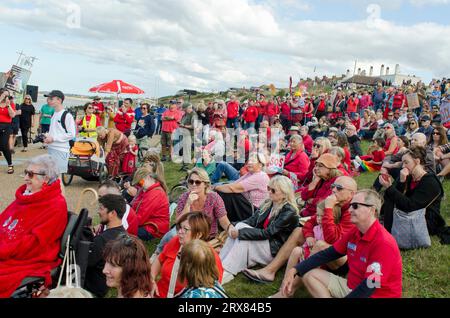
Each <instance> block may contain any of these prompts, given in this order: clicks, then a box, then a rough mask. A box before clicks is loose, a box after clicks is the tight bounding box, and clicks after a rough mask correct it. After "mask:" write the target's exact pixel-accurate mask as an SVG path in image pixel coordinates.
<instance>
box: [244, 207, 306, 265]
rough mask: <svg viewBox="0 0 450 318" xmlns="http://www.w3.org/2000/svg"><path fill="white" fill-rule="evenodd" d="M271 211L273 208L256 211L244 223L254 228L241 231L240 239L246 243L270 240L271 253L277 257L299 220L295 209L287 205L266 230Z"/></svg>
mask: <svg viewBox="0 0 450 318" xmlns="http://www.w3.org/2000/svg"><path fill="white" fill-rule="evenodd" d="M271 209H272V206H270V208H268V209H267V210H265V211H260V210H256V211H255V213H254V214H253V215H252V216H251V217H249V218H248V219H247V220H245V221H242V222H243V223H245V224H248V225H250V226H251V227H252V228H245V229H240V230H239V239H240V240H246V241H262V240H269V242H270V252H271V254H272V256H274V257H275V255H277V253H278V251H279V249H280V248H281V246H282V245H283V244H284V242H286V241H287V239H288V237H289V235H291V233H292V231H293V230H294V229H295V228H296V227H298V226H299V218H298V214H297V213H296V212H295V209H294V207H292V206H291V205H290V204H289V203H287V204H285V205H284V206H283V207H282V208H281V211H280V213H278V215H277V216H276V217H275V218H272V220H270V222H269V226H268V227H267V228H266V229H264V227H263V225H264V222H265V220H266V219H267V218H268V216H269V214H270V210H271Z"/></svg>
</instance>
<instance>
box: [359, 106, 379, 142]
mask: <svg viewBox="0 0 450 318" xmlns="http://www.w3.org/2000/svg"><path fill="white" fill-rule="evenodd" d="M377 130H378V122H377V116H376V115H375V113H374V112H370V115H369V119H368V121H367V122H366V121H365V122H364V124H363V125H362V127H361V129H360V130H359V136H360V137H361V138H362V139H366V140H367V139H369V140H371V139H372V138H373V136H374V135H375V133H376V131H377Z"/></svg>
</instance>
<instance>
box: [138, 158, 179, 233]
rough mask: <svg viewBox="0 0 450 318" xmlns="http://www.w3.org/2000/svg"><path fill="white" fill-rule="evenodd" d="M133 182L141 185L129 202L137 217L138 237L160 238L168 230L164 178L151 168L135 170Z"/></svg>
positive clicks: (167, 202)
mask: <svg viewBox="0 0 450 318" xmlns="http://www.w3.org/2000/svg"><path fill="white" fill-rule="evenodd" d="M133 184H134V185H135V184H139V186H140V187H141V188H140V190H139V192H138V194H137V196H136V197H135V198H134V200H133V201H132V202H131V207H132V208H133V210H134V211H136V214H137V217H138V227H139V228H138V237H139V238H140V239H141V240H144V241H150V240H152V239H154V238H162V237H163V236H164V234H166V233H167V232H168V231H169V223H170V220H169V199H168V198H167V187H166V184H165V181H164V178H163V177H162V176H160V175H158V174H157V173H155V171H154V170H153V169H151V168H147V167H142V168H140V169H139V170H137V171H136V173H135V175H134V178H133Z"/></svg>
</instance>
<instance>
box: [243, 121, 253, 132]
mask: <svg viewBox="0 0 450 318" xmlns="http://www.w3.org/2000/svg"><path fill="white" fill-rule="evenodd" d="M249 128H253V129H255V123H254V122H253V123H247V122H244V129H245V130H247V129H249Z"/></svg>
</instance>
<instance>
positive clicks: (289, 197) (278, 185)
mask: <svg viewBox="0 0 450 318" xmlns="http://www.w3.org/2000/svg"><path fill="white" fill-rule="evenodd" d="M269 187H272V188H275V189H277V190H279V191H280V192H281V193H283V194H284V200H283V202H282V203H281V204H280V205H279V206H278V207H277V208H276V210H272V212H271V213H270V214H271V216H270V217H271V218H272V217H275V216H277V215H278V213H280V211H281V209H282V208H283V207H284V206H285V205H286V204H290V205H291V206H292V207H293V208H294V210H295V212H296V213H298V207H297V202H296V200H295V194H294V185H293V183H292V181H291V179H289V178H288V177H285V176H275V177H273V178H272V179H270V181H269ZM272 204H273V202H272V201H271V200H270V199H267V200H266V201H264V202H263V204H262V205H261V207H260V210H261V211H264V210H267V209H269V208H270V206H271V205H272Z"/></svg>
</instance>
